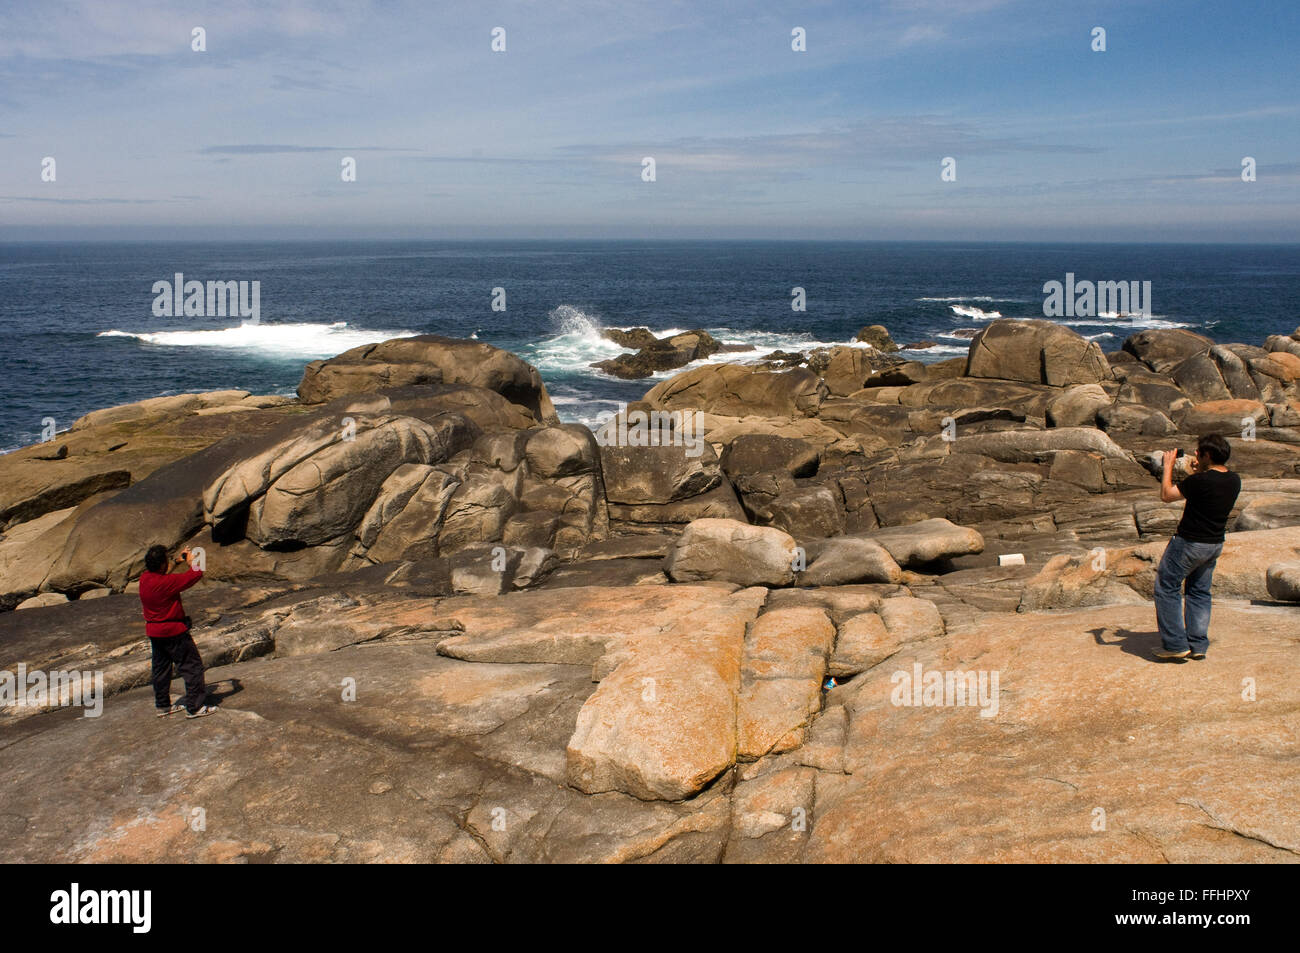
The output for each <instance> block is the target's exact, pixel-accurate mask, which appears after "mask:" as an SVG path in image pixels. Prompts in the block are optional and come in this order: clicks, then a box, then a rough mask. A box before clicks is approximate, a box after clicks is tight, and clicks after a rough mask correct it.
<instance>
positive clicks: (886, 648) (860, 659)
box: [827, 612, 903, 679]
mask: <svg viewBox="0 0 1300 953" xmlns="http://www.w3.org/2000/svg"><path fill="white" fill-rule="evenodd" d="M902 644H903V643H902V642H900V641H899V639H898V638H897V636H895V635H894V634H892V633H891V632H890V631H889V630H888V629H887V628H885V623H884V621H883V620H882V619H881V618H880V616H879V615H877V614H876V613H875V612H863V613H859V614H858V615H855V616H853V617H852V618H850V619H848V620H847V621H846V622H844V623H843V624H841V625H840V627H839V635H838V637H837V638H836V641H835V654H834V655H833V656H832V657H831V660H830V666H829V668H828V670H827V674H829V675H831V676H833V677H835V678H840V679H843V678H852V677H853V676H854V675H857V674H858V673H859V672H865V671H866V670H867V669H869V668H873V667H875V666H876V665H879V664H880V663H881V662H883V661H884V660H885V659H887V658H889V657H890V656H891V655H893V654H894V653H895V652H897V651H898V650H899V648H900V647H901V646H902Z"/></svg>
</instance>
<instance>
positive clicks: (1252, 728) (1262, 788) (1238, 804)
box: [802, 601, 1300, 863]
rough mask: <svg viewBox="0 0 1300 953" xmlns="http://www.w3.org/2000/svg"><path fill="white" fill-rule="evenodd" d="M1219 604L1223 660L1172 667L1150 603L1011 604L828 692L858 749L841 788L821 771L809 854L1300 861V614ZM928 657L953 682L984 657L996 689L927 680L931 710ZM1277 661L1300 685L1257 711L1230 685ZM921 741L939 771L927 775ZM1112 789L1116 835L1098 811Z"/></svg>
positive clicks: (1214, 647)
mask: <svg viewBox="0 0 1300 953" xmlns="http://www.w3.org/2000/svg"><path fill="white" fill-rule="evenodd" d="M1214 613H1215V616H1214V621H1213V623H1212V627H1211V648H1210V656H1209V657H1210V660H1211V661H1210V662H1208V663H1206V664H1208V665H1209V667H1206V664H1196V663H1193V664H1187V665H1182V666H1177V667H1176V669H1174V670H1172V671H1171V669H1170V667H1169V666H1166V665H1158V664H1155V662H1154V657H1153V655H1152V652H1153V650H1154V649H1155V648H1157V647H1158V646H1159V636H1158V635H1157V633H1156V631H1155V621H1154V618H1153V615H1152V609H1151V607H1150V605H1149V604H1148V605H1143V606H1115V607H1110V608H1106V609H1088V610H1083V611H1074V612H1068V613H1052V614H1050V615H1048V614H1038V613H1033V614H1024V615H1020V616H1007V615H1005V614H1003V613H995V614H993V615H990V616H987V617H985V618H983V619H980V620H978V621H976V622H974V623H973V624H971V625H969V626H967V627H964V628H963V629H962V630H961V631H960V633H958V634H949V635H948V637H947V638H945V639H942V640H932V641H926V642H921V643H914V644H910V645H906V646H904V647H903V649H902V650H900V651H899V652H898V653H897V654H896V655H895V656H894V657H893V658H892V659H891V660H890V662H889V664H888V665H883V666H878V667H877V668H875V669H873V670H870V671H868V672H866V673H865V674H864V675H861V676H859V677H858V678H856V679H854V680H853V681H852V682H851V683H849V684H848V685H846V686H844V687H842V688H839V689H835V690H833V691H832V692H830V693H829V694H828V697H827V703H828V705H835V704H843V705H844V707H845V708H846V709H847V710H848V712H849V726H848V730H847V737H846V741H845V745H844V749H843V757H844V762H845V764H846V766H847V770H848V771H850V772H851V773H850V774H848V775H847V776H845V779H844V781H843V782H842V783H841V784H840V785H838V786H835V787H826V788H823V787H822V786H821V785H820V783H819V786H818V797H817V802H816V809H817V814H816V822H815V823H814V825H813V827H812V830H811V832H810V833H809V837H808V843H807V846H806V848H805V850H804V853H803V854H802V859H803V860H805V861H811V862H854V863H863V862H895V863H900V862H943V863H950V862H952V861H953V860H959V861H980V862H986V863H987V862H990V861H993V862H1020V863H1044V862H1083V863H1100V862H1140V863H1164V862H1175V863H1188V862H1207V861H1210V860H1221V861H1222V860H1226V859H1228V858H1230V857H1231V858H1235V859H1236V861H1237V862H1251V861H1253V862H1277V861H1285V860H1287V859H1289V858H1291V857H1292V856H1293V854H1294V852H1295V850H1296V849H1297V848H1298V847H1300V829H1297V825H1296V823H1295V821H1294V818H1292V817H1290V816H1289V815H1287V814H1286V813H1285V812H1282V813H1279V812H1278V811H1277V810H1276V808H1275V804H1276V797H1277V796H1279V792H1281V791H1284V790H1287V789H1289V784H1290V777H1291V772H1290V767H1289V766H1290V763H1291V761H1292V760H1293V759H1294V758H1295V756H1296V743H1295V741H1294V738H1293V737H1292V734H1291V732H1290V731H1289V729H1288V727H1287V725H1288V724H1289V721H1290V718H1291V714H1290V713H1291V712H1292V711H1293V710H1294V708H1295V706H1296V704H1297V702H1298V700H1300V679H1296V678H1294V677H1293V676H1292V677H1290V678H1288V676H1287V674H1286V673H1292V672H1295V671H1296V658H1295V653H1294V648H1293V646H1294V639H1295V638H1296V637H1297V635H1300V615H1297V614H1296V613H1295V611H1294V609H1287V608H1274V609H1269V608H1265V607H1258V606H1250V605H1245V604H1242V603H1232V604H1228V603H1220V602H1218V601H1216V604H1215V607H1214ZM1063 659H1065V660H1068V662H1067V664H1062V660H1063ZM915 666H919V670H920V671H921V673H922V674H923V675H925V676H928V675H929V673H935V672H937V673H938V674H939V678H940V680H941V681H943V680H944V678H945V675H946V673H952V674H953V676H954V680H955V677H957V676H959V675H960V674H961V673H969V675H970V676H972V677H973V678H974V683H973V684H972V682H971V679H970V678H965V679H963V680H964V681H965V683H966V685H967V686H968V687H972V688H975V689H976V691H975V692H974V693H964V694H965V696H966V697H965V698H964V702H965V703H964V704H955V703H953V701H954V699H953V698H951V697H950V698H949V699H945V698H944V697H943V693H942V692H941V693H940V695H939V698H938V699H934V698H932V699H931V700H930V701H929V702H928V703H927V702H926V700H925V698H924V695H922V697H921V701H922V705H921V707H916V706H914V705H913V704H912V700H913V699H912V697H911V695H912V693H911V691H910V690H909V689H910V688H911V684H910V683H911V680H912V677H913V676H914V673H915V671H916V669H915V668H914V667H915ZM1261 671H1270V672H1273V673H1274V674H1273V675H1272V676H1271V678H1270V683H1271V684H1274V685H1276V690H1277V691H1278V692H1280V694H1279V695H1276V696H1273V697H1271V698H1270V699H1269V700H1267V701H1263V697H1262V695H1261V701H1260V702H1255V703H1250V704H1251V705H1252V707H1251V708H1250V712H1251V718H1250V720H1249V724H1248V725H1246V724H1243V723H1242V721H1241V712H1240V707H1239V706H1240V705H1241V702H1240V700H1239V698H1238V695H1239V692H1237V693H1234V694H1233V695H1232V696H1231V697H1228V693H1227V692H1225V690H1224V686H1225V685H1226V684H1231V685H1234V686H1238V685H1239V684H1240V682H1241V679H1242V678H1246V677H1252V676H1251V673H1252V672H1261ZM899 672H903V673H905V674H906V676H907V683H906V684H901V683H900V682H899V680H898V676H897V673H899ZM980 672H983V673H985V679H984V683H983V692H982V693H981V692H980V691H979V688H980V681H979V673H980ZM1171 674H1172V675H1174V676H1176V677H1172V678H1171ZM995 675H998V676H1000V678H999V679H998V680H997V681H996V682H995V681H994V676H995ZM918 687H919V686H918ZM971 694H973V695H974V697H971ZM956 697H960V696H956ZM945 700H947V701H948V703H947V704H942V702H943V701H945ZM935 701H939V702H941V703H940V704H935ZM903 702H907V703H906V704H903ZM1261 705H1263V706H1264V707H1260V706H1261ZM1171 711H1179V712H1182V713H1184V714H1183V716H1182V718H1181V719H1180V720H1179V721H1178V722H1177V723H1170V722H1168V721H1167V718H1168V714H1169V712H1171ZM986 713H987V715H986ZM1189 719H1190V722H1189ZM1189 731H1191V732H1193V733H1194V736H1195V737H1196V738H1197V739H1198V743H1197V745H1195V746H1193V748H1192V749H1188V748H1187V746H1186V745H1185V744H1183V743H1182V742H1181V741H1180V739H1182V738H1185V737H1187V733H1188V732H1189ZM937 743H938V744H941V746H942V755H941V756H939V757H937V758H936V757H935V753H934V750H935V749H934V746H935V745H936V744H937ZM882 751H887V752H889V755H888V757H886V758H882V757H881V754H880V753H881V752H882ZM1082 751H1088V752H1091V753H1090V754H1088V755H1087V756H1082V755H1081V754H1080V752H1082ZM913 757H915V758H919V759H924V760H925V762H926V764H927V765H929V769H928V770H926V771H922V772H917V771H916V770H915V763H916V762H914V761H912V760H911V759H912V758H913ZM1246 764H1249V765H1250V768H1249V770H1244V769H1243V766H1244V765H1246ZM900 805H906V807H905V808H903V809H900ZM1099 805H1102V806H1104V808H1105V811H1106V816H1107V818H1109V819H1110V821H1111V823H1109V824H1108V831H1107V832H1101V833H1098V832H1097V831H1095V830H1094V829H1093V827H1092V823H1093V819H1094V818H1095V817H1096V816H1097V815H1096V808H1097V807H1098V806H1099ZM1121 817H1141V818H1142V819H1143V823H1142V829H1141V832H1140V833H1136V832H1133V831H1131V830H1127V829H1121V826H1120V825H1119V824H1117V823H1115V819H1116V818H1121Z"/></svg>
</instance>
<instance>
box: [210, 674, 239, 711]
mask: <svg viewBox="0 0 1300 953" xmlns="http://www.w3.org/2000/svg"><path fill="white" fill-rule="evenodd" d="M243 690H244V686H243V685H242V684H240V681H239V679H237V678H223V679H222V680H221V681H219V682H211V683H209V684H208V704H209V705H215V704H216V703H217V702H219V701H221V700H222V699H224V698H229V697H230V696H231V695H236V694H238V693H239V692H242V691H243Z"/></svg>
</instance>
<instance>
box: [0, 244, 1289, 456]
mask: <svg viewBox="0 0 1300 953" xmlns="http://www.w3.org/2000/svg"><path fill="white" fill-rule="evenodd" d="M176 272H182V273H183V274H184V275H185V278H186V280H190V279H197V280H200V281H208V280H222V281H225V280H235V281H239V280H244V281H260V282H261V298H260V304H261V315H260V323H259V324H257V325H256V326H248V325H243V326H241V323H240V322H239V321H237V320H234V319H230V318H215V317H190V318H186V317H179V318H177V317H172V318H158V317H154V315H153V313H152V305H153V301H154V294H153V292H152V290H151V289H152V286H153V284H154V282H156V281H162V280H166V281H170V280H172V276H173V275H174V273H176ZM1066 272H1073V273H1074V274H1075V276H1076V278H1077V279H1089V280H1094V281H1120V280H1139V281H1150V282H1151V283H1152V306H1151V311H1152V316H1151V317H1136V318H1132V319H1116V318H1106V317H1097V318H1092V319H1085V320H1072V321H1063V322H1062V323H1068V324H1069V325H1070V326H1071V327H1074V328H1075V329H1076V330H1078V331H1079V332H1080V333H1081V334H1085V335H1088V336H1090V337H1094V338H1096V339H1097V340H1098V341H1099V343H1100V344H1101V345H1102V348H1103V350H1114V349H1117V348H1118V347H1119V346H1120V344H1121V342H1122V341H1123V339H1124V338H1125V337H1126V336H1127V335H1128V334H1130V333H1133V332H1134V331H1135V330H1140V329H1142V328H1146V327H1188V328H1192V329H1195V330H1197V331H1199V332H1201V333H1203V334H1206V335H1208V336H1210V337H1212V338H1214V339H1216V340H1219V341H1242V342H1246V343H1252V344H1259V343H1261V342H1262V341H1263V339H1264V337H1265V336H1267V335H1268V334H1273V333H1290V332H1291V331H1292V330H1294V329H1295V327H1296V325H1297V324H1300V306H1298V305H1297V302H1298V301H1300V246H1295V245H1287V246H1243V245H1222V246H1204V245H1201V246H1196V245H1064V244H1047V245H1044V244H971V243H965V242H962V243H951V244H949V243H874V242H864V243H844V242H608V241H602V242H462V243H456V242H353V243H337V242H316V243H311V242H301V243H292V242H277V243H253V242H243V243H212V244H203V243H181V244H177V243H167V244H150V243H139V242H123V243H117V244H114V243H39V244H0V345H2V346H3V348H4V354H5V360H4V376H3V385H0V447H6V448H12V447H14V446H18V445H22V444H25V443H30V442H32V441H34V440H36V439H38V438H39V434H40V430H41V426H42V425H41V420H42V418H45V417H53V418H54V419H55V421H56V422H57V427H58V428H59V429H63V428H64V427H67V426H68V425H69V424H71V422H72V421H73V420H74V419H75V418H76V417H78V416H79V415H81V414H83V413H85V412H87V411H89V410H93V409H95V408H98V407H105V406H110V405H113V404H120V403H124V402H127V401H133V400H140V399H143V398H146V397H155V396H158V395H161V394H174V393H183V392H187V391H200V390H213V389H219V388H229V387H236V388H243V389H245V390H249V391H252V392H254V393H292V392H293V390H294V388H295V387H296V385H297V383H298V380H299V379H300V377H301V375H302V367H303V365H304V364H306V363H307V362H308V361H310V360H313V359H315V358H319V357H327V356H331V355H334V354H337V353H339V352H341V351H344V350H347V349H348V348H350V347H354V346H356V345H358V344H361V343H366V342H371V341H378V340H382V339H384V338H386V337H392V336H395V335H398V334H416V333H428V332H436V333H439V334H446V335H450V336H453V337H469V336H471V335H477V336H478V338H479V339H480V340H483V341H488V342H490V343H492V344H497V345H499V346H501V347H505V348H508V349H510V350H512V351H514V352H516V353H518V354H520V355H521V356H523V357H524V358H526V359H527V360H529V361H531V362H533V363H534V364H536V365H537V366H538V367H539V369H540V370H541V372H542V375H543V377H544V378H545V379H546V382H547V385H548V386H549V388H550V390H551V393H552V396H553V398H554V399H555V402H556V405H557V409H558V410H559V412H560V414H561V416H562V417H564V418H565V419H568V420H582V421H587V422H590V421H592V420H595V419H596V418H597V417H598V416H600V415H602V414H604V413H607V412H608V411H609V410H610V409H612V408H613V407H614V406H615V405H616V404H617V402H619V401H625V400H629V399H636V398H638V397H640V396H641V395H642V394H643V393H644V392H645V391H646V390H647V389H648V388H649V387H650V386H651V384H652V383H653V382H652V381H634V382H624V381H617V380H614V379H611V378H609V377H606V376H605V375H603V374H600V373H599V372H597V371H594V370H593V369H592V368H591V367H590V366H589V365H590V364H591V362H593V361H597V360H601V359H604V358H607V357H612V356H614V355H615V354H617V353H619V352H620V350H621V349H620V348H618V347H617V346H615V345H613V344H611V343H610V342H608V341H605V340H604V339H602V338H601V337H600V335H599V329H600V328H601V327H602V326H606V327H630V326H636V325H646V326H648V327H650V328H651V329H653V330H655V331H657V332H661V333H662V332H666V331H670V330H673V329H686V328H696V327H703V328H706V329H708V330H709V331H711V332H712V333H713V334H714V335H716V336H717V337H719V338H721V339H722V340H724V341H728V342H733V343H742V344H752V345H754V346H755V350H754V351H753V352H750V353H749V354H740V355H726V356H725V357H726V359H728V360H736V359H742V360H743V359H747V358H748V359H755V358H757V357H759V356H761V355H763V354H766V353H768V352H769V351H771V350H773V349H778V348H779V349H783V350H797V349H804V348H807V347H809V346H814V345H817V344H833V343H843V342H848V341H849V340H851V338H852V337H853V335H854V333H856V331H857V330H858V328H860V327H861V326H862V325H864V324H883V325H885V326H886V327H888V328H889V329H890V331H891V332H892V333H893V335H894V338H895V339H896V340H897V341H898V342H899V343H907V342H912V341H917V340H920V339H930V340H934V341H938V342H939V343H940V346H939V347H937V348H932V349H929V350H925V351H918V352H916V353H915V354H914V355H912V356H915V357H918V358H919V359H921V360H926V361H931V360H941V359H944V358H948V357H952V356H954V355H958V354H964V353H965V352H966V346H967V345H966V340H965V339H964V338H962V337H961V336H959V335H955V334H954V332H955V331H958V330H959V329H971V328H978V327H980V326H981V325H982V324H984V323H986V322H987V321H989V320H991V319H992V317H993V316H995V315H998V314H1000V315H1002V316H1005V317H1042V314H1043V310H1042V308H1043V298H1044V294H1043V284H1044V282H1047V281H1052V280H1056V281H1064V280H1065V275H1066ZM795 286H800V287H802V288H804V289H805V290H806V294H807V310H806V311H804V312H802V313H799V312H795V311H793V310H792V309H791V306H790V301H791V288H793V287H795ZM494 287H501V288H504V289H505V291H506V307H507V310H506V311H504V312H494V311H493V310H492V308H491V304H492V289H493V288H494ZM718 359H722V358H721V357H720V358H718ZM660 376H666V375H660Z"/></svg>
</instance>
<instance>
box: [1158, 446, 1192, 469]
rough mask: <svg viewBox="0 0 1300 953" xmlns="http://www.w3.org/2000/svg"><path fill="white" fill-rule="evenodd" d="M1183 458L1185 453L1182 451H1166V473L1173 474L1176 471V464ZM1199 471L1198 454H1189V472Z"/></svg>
mask: <svg viewBox="0 0 1300 953" xmlns="http://www.w3.org/2000/svg"><path fill="white" fill-rule="evenodd" d="M1181 456H1183V451H1181V450H1166V451H1165V458H1164V463H1165V470H1166V472H1171V471H1172V470H1173V469H1174V462H1175V461H1176V460H1177V459H1178V458H1179V457H1181ZM1197 469H1199V468H1198V467H1197V459H1196V454H1194V453H1189V454H1187V472H1188V473H1195V472H1196V471H1197Z"/></svg>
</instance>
